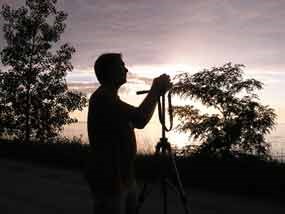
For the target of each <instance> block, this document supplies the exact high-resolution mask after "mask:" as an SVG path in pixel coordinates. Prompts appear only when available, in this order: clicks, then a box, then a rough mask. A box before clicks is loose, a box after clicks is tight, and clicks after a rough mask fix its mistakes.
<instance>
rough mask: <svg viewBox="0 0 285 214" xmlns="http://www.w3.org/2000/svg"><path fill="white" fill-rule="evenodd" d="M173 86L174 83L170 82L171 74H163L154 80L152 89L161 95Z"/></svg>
mask: <svg viewBox="0 0 285 214" xmlns="http://www.w3.org/2000/svg"><path fill="white" fill-rule="evenodd" d="M171 87H172V83H171V82H170V77H169V75H167V74H162V75H160V76H159V77H156V78H155V79H154V80H153V82H152V86H151V90H153V91H154V92H155V93H156V94H157V95H158V96H161V95H163V94H165V93H166V92H167V91H168V90H169V89H171Z"/></svg>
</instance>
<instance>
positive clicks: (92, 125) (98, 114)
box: [87, 87, 136, 191]
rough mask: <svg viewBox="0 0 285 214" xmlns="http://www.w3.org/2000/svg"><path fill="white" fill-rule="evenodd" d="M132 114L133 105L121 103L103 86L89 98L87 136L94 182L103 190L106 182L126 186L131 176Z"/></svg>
mask: <svg viewBox="0 0 285 214" xmlns="http://www.w3.org/2000/svg"><path fill="white" fill-rule="evenodd" d="M134 117H136V108H135V107H133V106H130V105H128V104H126V103H124V102H122V101H121V100H120V98H119V97H118V96H117V95H116V93H112V92H111V91H110V90H108V89H106V88H104V87H99V88H98V89H97V90H96V91H95V92H94V93H93V94H92V96H91V97H90V101H89V110H88V122H87V123H88V135H89V143H90V145H91V148H92V158H91V162H92V163H91V164H92V165H93V167H92V169H93V170H94V172H93V173H96V174H97V175H95V176H94V178H93V179H94V181H93V182H98V188H99V189H100V188H102V191H104V189H105V188H107V187H104V186H105V184H106V186H109V187H111V186H112V185H110V184H114V185H115V186H114V188H121V187H117V186H116V185H119V186H121V185H123V186H126V185H129V184H130V183H131V182H132V180H133V179H134V166H133V164H134V158H135V154H136V139H135V134H134V128H133V125H132V120H133V118H134ZM96 180H97V181H96ZM99 183H100V184H99ZM110 191H111V190H110Z"/></svg>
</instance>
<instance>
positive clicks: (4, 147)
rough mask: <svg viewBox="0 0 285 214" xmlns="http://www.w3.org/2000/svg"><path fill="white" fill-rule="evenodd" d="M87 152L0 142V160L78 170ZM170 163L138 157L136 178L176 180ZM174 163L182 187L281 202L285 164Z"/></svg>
mask: <svg viewBox="0 0 285 214" xmlns="http://www.w3.org/2000/svg"><path fill="white" fill-rule="evenodd" d="M89 150H90V148H89V145H88V144H80V143H78V142H77V143H76V142H69V141H66V140H64V141H59V142H58V143H49V144H40V143H29V144H27V143H23V142H19V141H9V140H0V157H5V158H10V159H16V160H21V161H29V162H33V163H36V164H40V165H44V166H48V167H56V168H64V169H70V170H77V171H80V170H83V169H84V166H85V163H86V159H87V157H88V152H89ZM172 163H173V162H171V160H170V159H169V158H167V157H166V158H165V157H161V156H160V157H157V156H154V155H150V154H139V155H138V156H137V160H136V174H137V178H138V179H139V180H143V181H146V182H153V181H157V180H158V179H160V177H161V176H162V175H166V176H167V177H169V178H170V179H173V180H175V176H174V173H173V168H172V166H173V165H172ZM176 164H177V167H178V170H179V172H180V175H181V179H182V182H183V184H184V185H185V186H193V187H197V188H203V189H207V190H212V191H216V192H227V193H234V194H246V195H252V196H258V197H267V198H273V199H278V200H284V199H282V198H283V194H284V192H285V164H282V163H278V162H274V161H264V160H260V159H258V158H254V157H249V156H248V157H243V158H240V159H233V158H227V159H225V158H224V159H214V158H210V157H201V156H188V157H184V156H179V157H176Z"/></svg>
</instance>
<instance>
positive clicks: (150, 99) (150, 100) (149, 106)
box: [138, 88, 159, 127]
mask: <svg viewBox="0 0 285 214" xmlns="http://www.w3.org/2000/svg"><path fill="white" fill-rule="evenodd" d="M158 99H159V94H158V93H157V90H154V89H153V88H152V89H151V90H150V91H149V93H148V94H147V96H146V97H145V98H144V100H143V102H142V103H141V104H140V106H139V107H138V108H139V112H140V114H141V116H142V117H141V118H142V121H141V126H142V127H144V126H145V125H146V124H147V123H148V122H149V120H150V119H151V117H152V115H153V112H154V110H155V107H156V104H157V101H158Z"/></svg>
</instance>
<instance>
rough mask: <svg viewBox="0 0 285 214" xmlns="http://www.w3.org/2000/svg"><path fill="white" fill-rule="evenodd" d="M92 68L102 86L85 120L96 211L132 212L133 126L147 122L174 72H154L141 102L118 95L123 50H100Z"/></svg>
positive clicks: (122, 76) (89, 177)
mask: <svg viewBox="0 0 285 214" xmlns="http://www.w3.org/2000/svg"><path fill="white" fill-rule="evenodd" d="M94 70H95V74H96V77H97V79H98V81H99V83H100V87H99V88H98V89H97V90H96V91H95V92H94V93H93V94H92V95H91V97H90V100H89V109H88V122H87V123H88V136H89V143H90V146H91V150H92V152H91V158H90V160H89V164H88V165H89V167H88V168H89V169H88V171H89V172H88V173H87V180H88V182H89V185H90V187H91V191H92V194H93V197H94V213H127V214H134V213H135V208H136V182H135V175H134V160H135V155H136V151H137V148H136V138H135V133H134V128H139V129H142V128H144V127H145V125H146V124H147V123H148V122H149V120H150V119H151V117H152V115H153V112H154V110H155V107H156V104H157V101H158V98H159V96H160V95H162V94H163V93H165V92H166V91H167V90H169V88H170V87H171V82H170V78H169V76H168V75H165V74H163V75H161V76H159V77H157V78H155V79H154V80H153V83H152V86H151V89H150V91H149V93H148V94H147V96H146V97H145V99H144V100H143V102H142V103H141V104H140V105H139V107H134V106H132V105H129V104H127V103H125V102H123V101H122V100H120V97H119V96H118V89H119V88H120V86H122V85H123V84H124V83H126V77H127V72H128V69H127V68H126V66H125V63H124V62H123V60H122V56H121V54H119V53H106V54H103V55H101V56H100V57H99V58H98V59H97V60H96V61H95V65H94Z"/></svg>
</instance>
